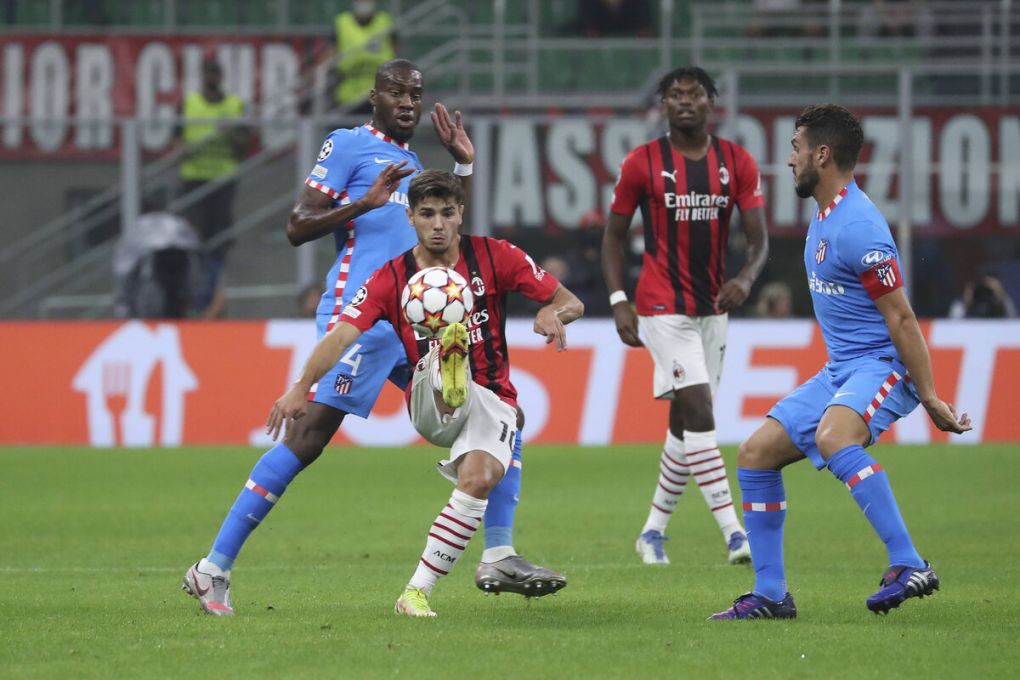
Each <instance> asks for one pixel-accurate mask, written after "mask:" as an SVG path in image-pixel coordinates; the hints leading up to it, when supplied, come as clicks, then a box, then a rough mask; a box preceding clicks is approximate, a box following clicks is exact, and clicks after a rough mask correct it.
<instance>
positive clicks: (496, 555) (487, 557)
mask: <svg viewBox="0 0 1020 680" xmlns="http://www.w3.org/2000/svg"><path fill="white" fill-rule="evenodd" d="M516 554H517V551H516V550H514V547H513V546H512V545H497V546H496V547H495V548H486V549H485V550H484V551H482V560H481V561H482V562H484V563H485V564H492V563H493V562H499V561H500V560H505V559H506V558H508V557H513V556H514V555H516Z"/></svg>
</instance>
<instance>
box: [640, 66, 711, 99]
mask: <svg viewBox="0 0 1020 680" xmlns="http://www.w3.org/2000/svg"><path fill="white" fill-rule="evenodd" d="M684 78H690V79H691V80H696V81H698V83H700V84H701V86H702V87H703V88H705V92H707V93H708V96H709V98H710V99H715V98H716V97H718V96H719V90H717V89H716V87H715V81H714V80H712V76H710V75H708V72H707V71H706V70H705V69H703V68H700V67H698V66H681V67H680V68H675V69H673V70H672V71H670V72H669V73H667V74H666V75H664V76H662V78H661V79H660V80H659V85H658V87H656V88H655V94H656V95H657V96H658V97H659V99H662V98H663V97H665V96H666V90H668V89H669V86H670V85H672V84H673V81H675V80H683V79H684Z"/></svg>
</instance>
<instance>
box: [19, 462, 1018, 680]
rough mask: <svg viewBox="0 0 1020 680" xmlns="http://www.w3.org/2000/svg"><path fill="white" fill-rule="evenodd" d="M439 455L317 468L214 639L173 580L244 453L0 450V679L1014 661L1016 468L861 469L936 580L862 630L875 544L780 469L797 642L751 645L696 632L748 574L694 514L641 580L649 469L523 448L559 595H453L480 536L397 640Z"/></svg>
mask: <svg viewBox="0 0 1020 680" xmlns="http://www.w3.org/2000/svg"><path fill="white" fill-rule="evenodd" d="M439 453H440V452H439V451H438V450H437V449H433V448H424V447H422V448H411V449H405V450H361V449H344V450H341V449H331V450H329V451H327V452H326V454H324V456H323V457H322V459H320V461H319V462H317V463H316V464H315V465H314V466H313V467H312V468H311V469H309V470H308V471H306V472H305V473H303V474H302V475H301V476H300V477H298V479H297V480H296V481H295V482H294V483H293V484H292V485H291V487H290V489H289V490H288V492H287V494H286V495H285V496H284V497H283V499H282V501H281V503H280V505H279V506H278V507H277V508H276V510H275V511H274V512H273V513H272V514H271V515H270V517H269V518H268V519H267V520H266V522H265V523H264V524H263V526H261V527H260V528H259V529H258V530H257V531H256V533H255V534H254V535H253V537H252V539H251V540H250V541H249V543H248V545H247V547H246V548H245V550H244V552H243V553H242V555H241V557H240V559H239V560H238V563H237V564H236V565H235V569H234V583H233V591H234V604H235V608H236V609H237V612H238V615H237V616H236V617H235V618H233V619H216V618H212V617H209V616H205V615H203V614H201V613H200V611H199V608H198V605H197V603H196V602H195V601H194V600H192V599H191V598H189V597H187V596H185V595H184V593H183V592H182V591H181V590H180V588H179V586H180V580H181V576H182V575H183V573H184V571H185V569H186V568H187V567H188V566H189V565H190V564H191V563H192V562H194V561H195V560H196V559H197V558H198V557H201V556H202V555H203V554H204V553H205V551H206V550H207V549H208V547H209V544H210V542H211V541H212V538H213V536H214V534H215V532H216V530H217V529H218V527H219V523H220V521H221V519H222V517H223V515H224V513H225V512H226V510H227V508H228V507H229V506H230V504H231V503H232V502H233V499H234V497H235V495H236V494H237V491H238V490H239V489H240V487H241V485H242V484H243V482H244V480H245V478H246V475H247V473H248V471H249V470H250V469H251V466H252V465H253V463H254V462H255V460H256V459H257V458H258V456H259V455H260V452H258V451H256V450H252V449H227V450H219V449H185V450H173V451H171V450H152V451H143V450H126V451H125V450H113V451H92V450H87V449H44V448H38V449H13V448H9V449H3V450H0V676H3V677H6V678H65V677H67V678H70V677H73V678H115V677H132V678H135V677H137V678H148V677H165V678H185V677H199V676H204V677H215V678H235V677H237V678H261V677H273V678H339V677H342V678H366V677H393V676H404V677H437V678H440V677H441V678H446V679H451V678H458V677H479V678H503V677H506V678H511V677H512V678H517V679H529V678H603V677H606V678H660V677H661V678H683V677H711V678H726V677H765V678H770V677H775V678H787V677H802V678H832V677H842V678H890V677H937V678H944V677H968V678H980V677H995V676H1003V677H1005V676H1010V675H1012V673H1014V672H1016V670H1015V669H1016V667H1017V664H1018V662H1020V644H1018V640H1020V608H1018V606H1017V604H1016V602H1017V600H1016V599H1015V598H1014V595H1015V591H1016V588H1017V585H1018V578H1017V576H1018V567H1017V565H1018V563H1020V533H1018V531H1017V529H1018V527H1017V520H1016V518H1017V515H1018V512H1020V494H1018V493H1017V491H1016V482H1017V480H1018V479H1020V451H1018V450H1017V449H1016V447H1010V446H990V445H986V446H981V447H959V448H958V447H950V446H926V447H907V446H901V447H897V446H883V447H878V449H877V452H876V453H875V456H876V458H877V459H878V460H880V461H881V463H882V465H883V466H885V467H886V468H887V469H888V470H889V473H890V476H891V479H892V483H893V488H894V489H895V490H896V492H897V496H898V498H899V501H900V506H901V508H902V510H903V512H904V515H905V517H906V519H907V523H908V526H909V527H910V528H911V530H912V533H913V536H914V540H915V542H916V543H917V545H918V547H919V549H920V550H921V552H922V554H924V555H925V556H926V557H928V558H929V559H931V560H932V563H933V564H934V566H935V567H936V569H937V570H938V572H939V575H940V576H941V578H942V582H943V585H942V591H941V592H939V593H938V594H937V595H936V596H935V597H933V598H931V599H925V600H910V601H908V602H907V603H905V604H904V605H903V606H902V607H901V608H900V609H899V610H895V611H893V612H892V613H891V614H890V615H889V616H887V617H884V618H880V617H876V616H874V615H873V614H871V613H870V612H868V611H867V610H866V609H865V607H864V600H865V598H866V597H867V596H868V595H869V594H871V593H872V592H873V591H874V590H875V586H876V585H877V582H878V579H879V578H880V576H881V573H882V571H883V568H884V567H885V551H884V549H883V547H882V545H881V544H880V543H879V541H878V539H877V538H875V537H874V535H873V534H872V532H871V529H870V527H869V526H868V525H867V522H866V520H865V519H864V517H863V516H862V515H861V513H860V511H859V510H858V509H857V507H856V505H855V504H854V503H853V501H852V499H851V498H850V496H849V494H848V493H847V492H846V491H845V489H843V488H842V486H841V485H840V484H839V483H838V482H837V481H836V480H834V479H833V478H832V476H831V475H830V474H828V473H827V472H822V473H816V472H815V471H814V470H813V469H812V468H811V467H810V465H809V464H808V463H806V462H802V463H800V464H798V465H796V466H793V467H792V468H788V469H787V472H786V475H785V478H786V487H787V494H788V500H789V507H790V511H789V515H788V520H787V526H786V556H787V566H788V578H789V582H790V587H791V590H792V591H793V593H794V595H795V597H796V599H797V605H798V607H799V609H800V618H799V619H797V620H796V621H750V622H706V621H705V617H706V616H707V615H709V614H711V613H712V612H714V611H718V610H720V609H722V608H724V607H726V606H727V605H728V604H729V603H730V601H731V600H732V599H733V598H734V597H735V596H736V595H738V594H740V593H741V592H744V591H745V590H748V589H749V587H750V586H751V584H752V579H753V574H752V570H751V568H750V567H731V566H729V565H727V564H726V563H725V551H724V546H723V543H722V539H721V536H720V535H719V532H718V530H717V529H716V527H715V523H714V522H713V521H712V519H711V517H710V516H709V513H708V512H707V510H706V507H705V503H704V501H703V499H702V498H701V495H700V494H699V493H698V492H697V491H696V490H694V489H692V490H691V491H690V492H688V494H687V495H686V496H685V497H684V499H683V500H682V501H681V503H680V506H679V509H678V511H677V513H676V515H675V516H674V520H673V522H672V524H671V526H670V530H669V534H670V537H671V540H670V542H669V543H668V544H667V547H668V549H669V555H670V557H671V559H672V560H673V564H672V565H670V566H668V567H648V566H644V565H642V564H640V562H639V560H638V558H637V555H636V554H635V553H634V549H633V543H634V539H635V537H636V535H637V533H638V530H639V529H640V527H641V524H642V522H643V520H644V517H645V513H646V511H647V507H648V501H649V500H650V496H651V493H652V488H653V486H654V483H655V474H656V459H657V456H658V449H657V448H656V447H654V446H644V447H623V446H618V447H609V448H591V449H584V448H579V447H551V446H532V447H526V450H525V456H524V461H525V466H524V471H525V475H524V489H523V494H522V495H523V502H522V504H521V506H520V509H519V511H518V517H517V530H516V543H517V547H518V548H519V549H520V550H521V551H522V552H523V554H525V555H526V556H527V557H528V558H530V559H532V560H533V561H536V562H539V563H542V564H545V565H548V566H550V567H554V568H557V569H560V570H562V571H564V572H565V573H566V575H567V577H568V580H569V585H568V586H567V588H566V589H564V590H563V591H561V593H560V594H559V595H558V596H556V597H545V598H542V599H537V600H531V601H528V600H525V599H524V598H521V597H518V596H514V595H502V596H499V597H492V596H490V597H485V596H484V595H483V594H482V593H481V592H480V591H478V590H476V588H475V586H474V582H473V573H474V567H475V564H476V563H477V560H478V557H479V555H480V552H481V544H482V541H481V535H480V532H479V536H478V538H476V539H475V541H474V542H473V544H472V545H471V547H470V548H469V550H468V552H467V553H466V555H465V557H464V558H463V559H462V560H461V563H460V564H459V565H458V566H457V568H456V569H455V570H454V572H453V573H452V574H451V575H450V576H449V577H447V578H446V579H444V580H443V581H441V582H440V584H439V586H438V587H437V589H436V591H435V593H434V594H433V598H432V603H433V606H434V608H435V609H436V611H438V612H439V617H438V618H437V619H432V620H411V619H406V618H399V617H397V616H395V615H394V614H393V611H392V607H393V603H394V601H395V600H396V598H397V596H398V594H399V593H400V591H401V589H402V588H403V586H404V584H405V583H406V581H407V579H408V577H409V576H410V574H411V572H412V570H413V568H414V565H415V562H416V560H417V558H418V555H419V554H420V551H421V549H422V546H423V543H424V538H425V531H426V528H427V526H428V524H429V523H430V522H431V520H432V518H433V517H434V516H435V514H436V512H437V511H438V509H439V507H440V506H441V504H442V503H444V502H445V501H446V499H447V498H448V496H449V492H450V485H449V483H448V482H446V481H445V480H443V479H442V478H441V477H439V475H437V474H436V473H435V472H434V471H433V470H432V463H433V461H434V460H436V459H437V458H438V457H439V455H437V454H439ZM726 454H727V457H728V459H729V461H730V463H731V483H732V482H733V475H732V462H733V459H734V451H733V450H732V449H730V450H728V451H727V452H726ZM734 492H735V493H736V492H737V490H736V485H735V483H734Z"/></svg>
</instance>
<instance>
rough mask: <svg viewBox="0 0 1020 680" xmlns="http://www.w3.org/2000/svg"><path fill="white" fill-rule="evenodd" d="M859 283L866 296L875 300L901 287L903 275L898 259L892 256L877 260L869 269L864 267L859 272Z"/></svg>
mask: <svg viewBox="0 0 1020 680" xmlns="http://www.w3.org/2000/svg"><path fill="white" fill-rule="evenodd" d="M861 283H862V284H864V290H866V291H867V292H868V297H870V298H871V299H872V300H877V299H878V298H880V297H882V296H883V295H885V294H886V293H891V292H892V291H894V290H896V289H897V288H902V287H903V277H902V276H901V275H900V263H899V260H897V259H895V258H893V259H890V260H886V261H884V262H879V263H878V264H875V265H873V266H872V267H871V269H866V270H865V271H864V272H863V273H862V274H861Z"/></svg>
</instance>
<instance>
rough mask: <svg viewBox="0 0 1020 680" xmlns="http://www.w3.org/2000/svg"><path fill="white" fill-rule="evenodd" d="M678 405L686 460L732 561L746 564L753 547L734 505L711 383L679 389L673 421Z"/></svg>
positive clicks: (672, 407)
mask: <svg viewBox="0 0 1020 680" xmlns="http://www.w3.org/2000/svg"><path fill="white" fill-rule="evenodd" d="M678 407H679V408H680V409H682V411H683V420H684V425H685V429H684V447H685V449H686V462H687V465H688V466H690V471H691V474H693V475H694V481H695V482H697V484H698V488H700V489H701V495H702V496H703V497H704V498H705V503H706V504H707V505H708V508H709V510H710V511H711V512H712V516H713V517H714V518H715V521H716V523H717V524H718V525H719V529H720V531H722V535H723V541H725V543H726V547H727V550H728V551H729V554H728V560H729V563H730V564H747V563H749V562H750V561H751V549H750V546H749V544H748V542H747V535H746V534H745V533H744V528H743V527H742V526H741V525H740V521H739V520H738V519H737V513H736V509H735V508H734V507H733V496H732V494H731V492H730V482H729V479H728V478H727V475H726V464H725V462H724V461H723V457H722V454H721V452H720V451H719V445H718V443H717V441H716V434H715V419H714V417H713V414H712V391H711V389H710V387H709V385H708V384H707V383H704V384H699V385H691V386H690V387H685V388H683V389H681V390H678V391H677V392H676V396H675V399H674V401H673V404H672V405H671V408H670V416H671V417H670V421H671V423H672V420H673V418H672V415H673V410H674V409H675V408H678Z"/></svg>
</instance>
